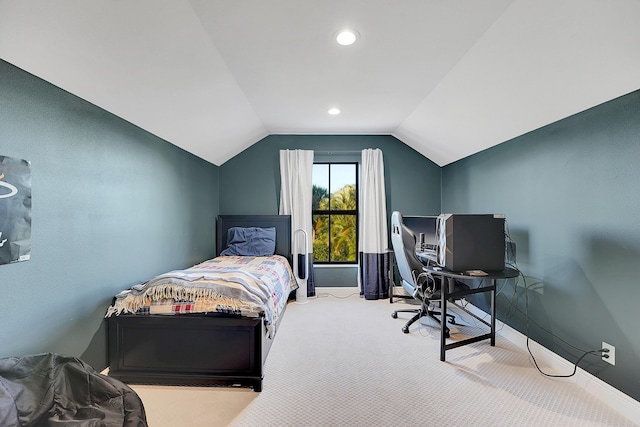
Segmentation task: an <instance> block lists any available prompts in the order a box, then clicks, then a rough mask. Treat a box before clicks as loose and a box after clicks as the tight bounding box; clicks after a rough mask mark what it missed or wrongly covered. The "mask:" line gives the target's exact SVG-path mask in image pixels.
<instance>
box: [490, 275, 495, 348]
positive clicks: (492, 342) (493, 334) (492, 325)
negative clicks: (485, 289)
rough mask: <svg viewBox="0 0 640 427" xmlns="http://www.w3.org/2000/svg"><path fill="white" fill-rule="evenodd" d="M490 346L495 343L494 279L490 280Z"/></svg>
mask: <svg viewBox="0 0 640 427" xmlns="http://www.w3.org/2000/svg"><path fill="white" fill-rule="evenodd" d="M491 282H492V283H491V284H492V286H493V289H491V292H490V294H491V346H495V345H496V279H493V280H492V281H491Z"/></svg>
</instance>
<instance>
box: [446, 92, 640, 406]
mask: <svg viewBox="0 0 640 427" xmlns="http://www.w3.org/2000/svg"><path fill="white" fill-rule="evenodd" d="M639 162H640V91H638V92H633V93H631V94H629V95H626V96H624V97H621V98H618V99H615V100H613V101H610V102H607V103H605V104H602V105H600V106H597V107H594V108H592V109H590V110H587V111H585V112H582V113H580V114H577V115H574V116H572V117H569V118H567V119H565V120H561V121H559V122H556V123H553V124H551V125H549V126H546V127H544V128H541V129H539V130H536V131H534V132H531V133H528V134H526V135H523V136H521V137H519V138H516V139H514V140H512V141H509V142H506V143H504V144H501V145H499V146H496V147H494V148H491V149H489V150H486V151H484V152H481V153H478V154H476V155H474V156H471V157H468V158H466V159H463V160H460V161H458V162H456V163H453V164H451V165H448V166H446V167H444V168H443V175H442V180H443V191H442V199H443V201H442V206H443V211H445V212H453V213H503V214H506V218H507V224H508V227H509V229H510V232H511V236H512V238H513V239H514V240H515V242H516V259H517V262H518V266H519V267H520V270H521V271H522V272H523V273H524V275H525V276H526V285H527V289H526V290H525V288H524V281H523V280H520V282H519V283H518V284H514V283H511V284H509V286H507V288H506V289H504V290H503V291H502V293H501V297H500V299H499V307H500V313H501V314H500V315H499V317H500V318H501V320H504V321H505V322H506V323H507V324H509V325H510V326H513V327H515V328H516V329H518V330H519V331H521V332H525V331H526V326H525V325H526V323H525V316H524V314H523V313H524V312H525V311H526V307H525V302H526V300H527V299H526V298H525V296H526V297H528V311H529V317H530V319H531V321H532V322H531V326H530V336H531V337H532V338H533V339H534V340H535V341H537V342H539V343H541V344H542V345H544V346H545V347H547V348H549V349H550V350H552V351H554V352H555V353H557V354H559V355H561V356H563V357H565V358H566V359H568V360H570V361H572V362H575V361H576V360H577V357H578V356H579V355H581V352H580V351H578V350H575V349H573V348H571V347H570V346H569V345H567V344H565V343H563V342H562V340H564V341H566V342H568V343H569V344H571V345H574V346H577V347H579V348H580V349H585V350H587V349H599V348H601V344H602V341H605V342H607V343H609V344H612V345H614V346H615V347H616V365H615V366H610V365H608V364H605V363H603V362H602V361H600V359H599V357H592V356H588V357H587V358H586V359H585V361H584V362H583V363H581V365H580V366H581V367H584V368H585V369H586V370H588V371H589V372H591V373H593V374H595V375H596V376H598V377H600V378H601V379H602V380H604V381H606V382H608V383H609V384H611V385H613V386H615V387H616V388H618V389H619V390H621V391H623V392H625V393H627V394H628V395H630V396H631V397H633V398H635V399H636V400H640V370H638V369H637V367H638V362H639V361H640V339H638V336H639V335H638V331H637V329H636V328H637V326H638V325H640V311H639V310H638V308H637V303H638V301H640V280H639V279H638V277H639V276H638V274H637V273H638V268H637V267H638V260H639V259H640V222H639V218H640V193H639V191H638V186H639V185H640V167H639V166H638V164H639ZM514 293H515V295H517V297H516V298H514ZM525 294H526V295H525ZM543 328H544V329H543ZM545 329H546V331H545ZM547 331H548V332H547ZM552 334H553V335H552ZM554 335H555V337H554ZM556 337H557V338H556Z"/></svg>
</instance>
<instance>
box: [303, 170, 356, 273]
mask: <svg viewBox="0 0 640 427" xmlns="http://www.w3.org/2000/svg"><path fill="white" fill-rule="evenodd" d="M313 165H314V166H315V165H329V174H328V175H329V176H328V177H329V183H328V186H329V188H328V189H327V191H328V192H329V209H313V206H312V207H311V223H312V224H313V217H314V216H315V215H327V216H328V223H329V237H330V236H331V216H332V215H353V216H355V217H356V236H355V239H356V241H355V244H356V259H355V260H353V261H333V260H331V259H329V260H328V261H318V260H316V259H315V258H314V260H313V264H314V265H329V266H331V265H357V264H358V253H359V251H360V247H359V243H360V235H359V232H360V212H359V207H360V185H359V182H358V181H359V180H360V179H359V178H360V175H359V167H360V163H359V162H356V161H351V162H349V161H344V162H331V161H318V162H316V161H314V162H313ZM331 165H353V166H354V167H355V186H356V191H355V193H356V194H355V197H356V207H355V209H353V210H350V209H339V210H332V209H331V192H330V191H331ZM311 203H313V200H312V202H311ZM312 243H313V242H312ZM329 258H331V239H330V238H329Z"/></svg>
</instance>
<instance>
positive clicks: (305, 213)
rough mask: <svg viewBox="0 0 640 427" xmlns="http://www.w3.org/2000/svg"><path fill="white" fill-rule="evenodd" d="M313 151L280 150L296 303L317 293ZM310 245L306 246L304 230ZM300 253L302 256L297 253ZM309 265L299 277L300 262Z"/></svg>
mask: <svg viewBox="0 0 640 427" xmlns="http://www.w3.org/2000/svg"><path fill="white" fill-rule="evenodd" d="M312 180H313V151H312V150H280V184H281V187H280V210H279V213H280V215H291V237H292V242H291V243H292V248H293V253H294V259H293V267H294V270H295V271H294V273H295V275H296V279H297V281H298V286H299V287H298V290H297V291H296V302H299V303H304V302H306V301H307V297H309V296H314V295H315V285H314V280H313V245H312V242H311V239H312V234H311V208H312V206H311V203H312V201H311V198H312V193H313V182H312ZM298 230H304V231H305V232H306V237H307V238H306V242H307V245H306V247H304V238H303V233H302V232H299V231H298ZM298 255H300V256H298ZM301 263H303V264H304V267H306V277H305V278H303V279H301V278H298V276H299V275H298V271H300V270H301V269H300V268H299V267H300V264H301Z"/></svg>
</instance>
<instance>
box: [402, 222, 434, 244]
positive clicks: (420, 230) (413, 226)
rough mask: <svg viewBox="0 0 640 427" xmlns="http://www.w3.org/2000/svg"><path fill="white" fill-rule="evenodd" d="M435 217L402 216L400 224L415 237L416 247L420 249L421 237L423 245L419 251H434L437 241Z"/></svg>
mask: <svg viewBox="0 0 640 427" xmlns="http://www.w3.org/2000/svg"><path fill="white" fill-rule="evenodd" d="M437 221H438V217H437V216H413V215H406V216H405V215H403V216H402V222H403V223H404V225H406V226H407V227H408V228H409V229H410V230H411V231H413V234H415V235H416V247H418V248H419V247H420V243H421V242H420V237H421V236H423V238H424V242H423V243H424V244H423V247H422V248H421V249H435V246H436V245H437V242H438V239H437V237H436V223H437Z"/></svg>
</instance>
